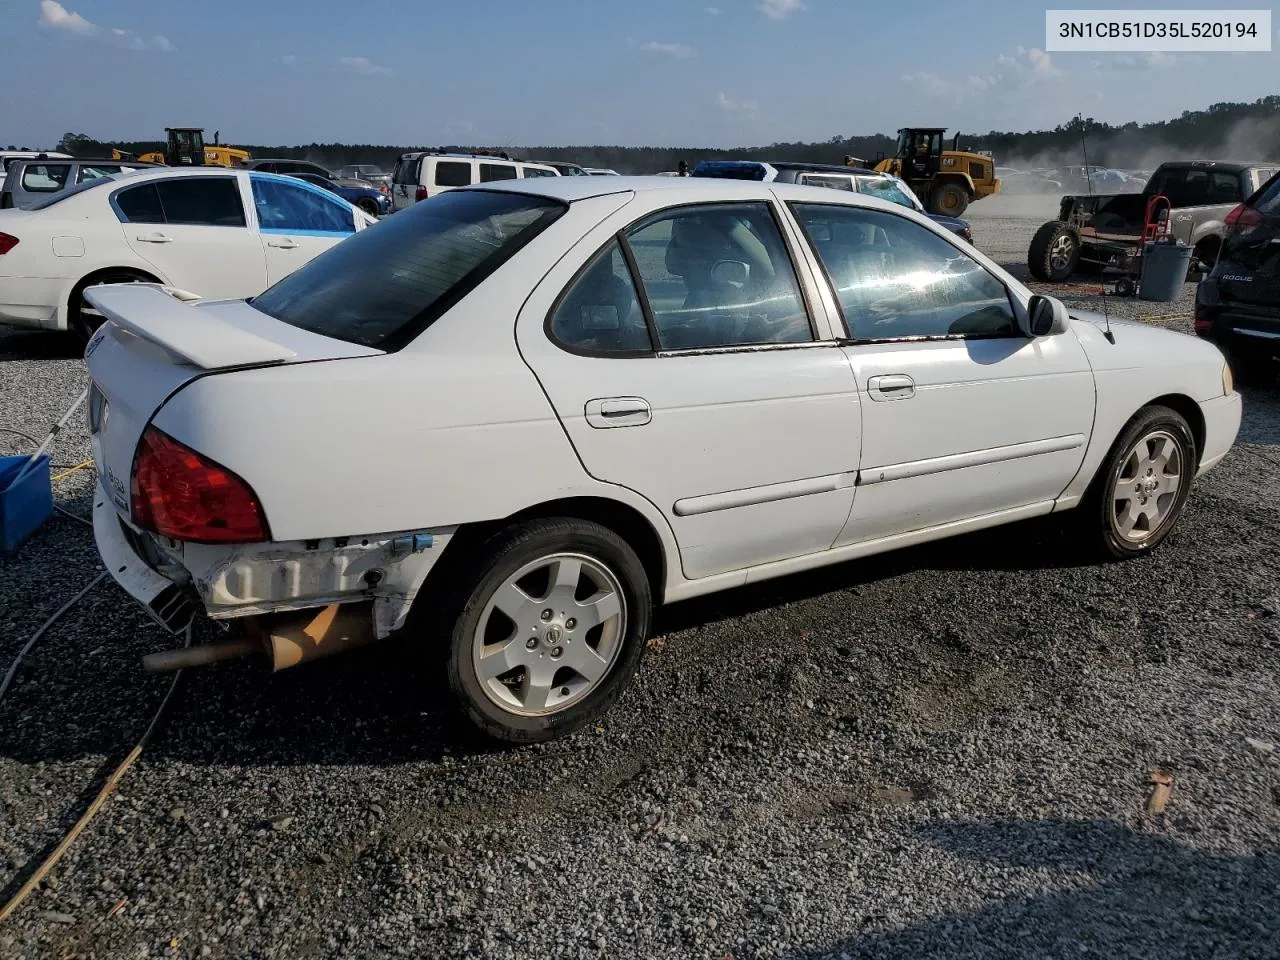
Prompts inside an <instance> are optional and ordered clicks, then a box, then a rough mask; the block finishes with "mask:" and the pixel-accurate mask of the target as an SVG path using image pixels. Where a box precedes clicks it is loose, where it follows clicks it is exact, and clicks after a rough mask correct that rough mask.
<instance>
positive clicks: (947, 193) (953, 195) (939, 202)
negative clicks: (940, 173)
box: [929, 183, 969, 217]
mask: <svg viewBox="0 0 1280 960" xmlns="http://www.w3.org/2000/svg"><path fill="white" fill-rule="evenodd" d="M968 208H969V194H968V192H967V191H966V190H965V189H964V187H962V186H960V185H959V184H958V183H940V184H938V186H936V187H934V188H933V193H931V194H930V195H929V212H930V213H933V214H937V215H938V216H941V217H960V216H963V215H964V212H965V210H967V209H968Z"/></svg>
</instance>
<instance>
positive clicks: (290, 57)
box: [275, 53, 298, 67]
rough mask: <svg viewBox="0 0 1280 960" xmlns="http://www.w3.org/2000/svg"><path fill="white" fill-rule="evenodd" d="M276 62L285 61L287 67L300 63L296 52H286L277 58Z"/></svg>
mask: <svg viewBox="0 0 1280 960" xmlns="http://www.w3.org/2000/svg"><path fill="white" fill-rule="evenodd" d="M275 62H276V63H283V64H284V65H285V66H286V67H296V66H297V65H298V57H297V55H296V54H292V53H286V54H282V55H281V56H278V57H276V58H275Z"/></svg>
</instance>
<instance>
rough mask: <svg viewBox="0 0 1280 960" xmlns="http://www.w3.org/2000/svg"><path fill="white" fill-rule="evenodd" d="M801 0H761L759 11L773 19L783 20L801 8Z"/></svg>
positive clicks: (802, 6) (802, 7)
mask: <svg viewBox="0 0 1280 960" xmlns="http://www.w3.org/2000/svg"><path fill="white" fill-rule="evenodd" d="M803 9H804V4H803V3H802V2H801V0H761V2H760V12H761V13H763V14H764V15H765V16H766V17H771V18H773V19H774V20H783V19H785V18H787V17H789V16H791V14H793V13H795V12H796V11H797V10H803Z"/></svg>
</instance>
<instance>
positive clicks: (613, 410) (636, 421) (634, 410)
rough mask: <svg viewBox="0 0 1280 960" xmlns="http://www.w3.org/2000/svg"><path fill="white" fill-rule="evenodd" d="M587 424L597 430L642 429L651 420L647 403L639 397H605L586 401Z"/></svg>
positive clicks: (651, 414)
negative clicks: (612, 428) (615, 428)
mask: <svg viewBox="0 0 1280 960" xmlns="http://www.w3.org/2000/svg"><path fill="white" fill-rule="evenodd" d="M586 415H587V423H589V424H591V426H593V427H597V428H599V429H607V428H609V427H642V426H644V425H645V424H646V423H648V422H649V421H650V420H652V419H653V411H652V410H651V409H650V408H649V401H648V400H644V399H642V398H640V397H606V398H604V399H601V400H588V401H587V407H586Z"/></svg>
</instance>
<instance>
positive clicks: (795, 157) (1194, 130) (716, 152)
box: [57, 95, 1280, 174]
mask: <svg viewBox="0 0 1280 960" xmlns="http://www.w3.org/2000/svg"><path fill="white" fill-rule="evenodd" d="M1082 138H1083V142H1084V145H1085V148H1086V149H1087V152H1088V155H1089V160H1090V162H1091V163H1095V164H1101V165H1105V166H1119V167H1123V166H1132V165H1138V164H1140V163H1143V162H1145V161H1146V160H1148V159H1149V158H1151V157H1153V156H1155V157H1158V156H1159V155H1160V154H1161V152H1162V151H1164V152H1168V153H1169V154H1170V156H1175V155H1176V156H1185V155H1186V154H1187V153H1188V152H1189V151H1190V152H1194V151H1203V152H1204V153H1205V156H1204V159H1216V160H1252V159H1270V158H1280V96H1275V95H1273V96H1267V97H1262V98H1260V99H1258V100H1255V101H1253V102H1252V103H1215V104H1213V105H1211V106H1210V107H1208V108H1207V109H1204V110H1194V111H1192V110H1188V111H1184V112H1183V113H1182V115H1181V116H1179V117H1176V118H1174V119H1170V120H1160V121H1156V122H1153V123H1125V124H1119V125H1114V124H1109V123H1104V122H1101V121H1098V120H1094V119H1093V118H1091V117H1090V118H1086V117H1077V118H1075V119H1074V120H1071V121H1070V122H1068V123H1065V124H1059V125H1058V126H1057V127H1055V128H1054V129H1052V130H1037V131H1028V132H1022V133H1012V132H997V131H991V132H988V133H984V134H976V133H975V134H969V133H964V132H962V133H961V134H960V136H959V144H960V147H961V148H962V149H965V148H967V149H973V150H989V151H991V152H992V153H993V154H994V155H995V157H996V161H997V163H999V162H1001V158H1022V157H1042V156H1059V157H1064V158H1066V157H1071V158H1075V157H1078V156H1080V155H1081V147H1082ZM894 144H895V138H893V137H890V136H886V135H884V134H875V135H872V136H834V137H832V138H831V139H829V140H827V141H825V142H814V143H805V142H794V143H782V142H779V143H772V144H769V145H767V146H756V147H734V148H727V149H725V148H715V147H622V146H527V147H509V148H506V152H507V153H509V154H510V155H512V156H515V157H520V158H523V159H528V160H566V161H569V162H572V163H579V164H581V165H583V166H586V167H605V168H609V169H613V170H616V171H618V172H619V173H624V174H627V173H634V174H647V173H658V172H660V171H664V170H675V169H676V168H677V166H678V165H679V163H680V161H681V160H684V161H686V162H687V163H689V164H690V166H692V165H694V164H696V163H697V162H698V161H699V160H747V159H754V160H779V161H799V162H807V163H842V162H843V160H844V158H845V157H846V156H855V157H860V158H862V159H864V160H867V161H871V162H874V161H875V160H876V159H877V158H878V157H880V156H885V155H890V154H892V153H893V150H894ZM232 145H233V146H236V147H240V148H241V149H244V150H247V151H248V152H249V154H250V155H251V156H254V157H279V158H290V159H300V160H301V159H305V160H309V161H311V162H313V163H318V164H320V165H321V166H324V167H327V168H329V169H337V168H338V167H341V166H344V165H346V164H355V163H360V164H374V165H376V166H378V167H379V168H381V169H383V170H387V171H389V170H391V168H392V167H393V166H394V164H395V161H396V158H397V157H399V156H400V155H401V154H402V153H407V152H409V151H412V150H425V149H432V150H440V151H444V152H458V153H465V152H470V151H472V150H475V149H483V148H485V147H484V145H477V144H448V145H430V146H428V145H403V146H395V145H390V144H367V143H357V144H348V143H310V144H305V145H281V144H277V145H271V144H245V143H233V144H232ZM164 146H165V144H164V143H163V142H161V141H155V140H146V141H140V140H135V141H123V142H105V141H99V140H96V139H94V138H93V137H90V136H88V135H86V134H83V133H68V134H66V135H65V136H64V137H63V138H62V140H61V141H59V143H58V146H57V149H59V150H62V151H63V152H66V153H71V154H73V155H75V156H103V155H109V154H110V151H111V149H112V148H113V147H115V148H118V149H121V150H125V151H128V152H129V153H133V154H142V153H146V152H148V151H151V150H161V149H163V148H164ZM948 146H950V141H948ZM1221 150H1232V151H1233V152H1239V151H1241V150H1244V151H1247V152H1251V153H1252V155H1251V156H1243V155H1241V156H1217V155H1214V154H1215V152H1216V151H1221ZM1062 162H1076V161H1075V160H1074V159H1072V160H1063V161H1062Z"/></svg>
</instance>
